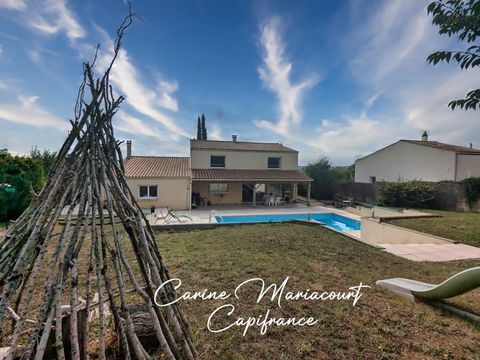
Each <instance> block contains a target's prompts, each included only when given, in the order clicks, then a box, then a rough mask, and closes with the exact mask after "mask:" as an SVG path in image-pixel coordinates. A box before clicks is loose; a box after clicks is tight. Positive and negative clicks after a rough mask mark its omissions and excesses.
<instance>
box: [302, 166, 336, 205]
mask: <svg viewBox="0 0 480 360" xmlns="http://www.w3.org/2000/svg"><path fill="white" fill-rule="evenodd" d="M332 169H333V167H332V164H331V163H330V160H328V159H327V158H326V157H323V158H321V159H319V160H317V161H315V162H312V163H310V164H308V165H307V166H306V167H305V174H307V175H308V176H310V177H311V178H312V179H313V183H312V196H313V197H314V198H315V199H318V200H322V199H327V198H330V197H331V196H332V192H333V187H334V183H335V181H334V174H333V171H332Z"/></svg>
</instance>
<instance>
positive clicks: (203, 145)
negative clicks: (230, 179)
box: [190, 139, 298, 152]
mask: <svg viewBox="0 0 480 360" xmlns="http://www.w3.org/2000/svg"><path fill="white" fill-rule="evenodd" d="M190 149H194V150H230V151H232V150H233V151H235V150H237V151H269V152H298V151H297V150H294V149H291V148H289V147H286V146H283V145H282V144H280V143H264V142H249V141H220V140H196V139H192V140H190Z"/></svg>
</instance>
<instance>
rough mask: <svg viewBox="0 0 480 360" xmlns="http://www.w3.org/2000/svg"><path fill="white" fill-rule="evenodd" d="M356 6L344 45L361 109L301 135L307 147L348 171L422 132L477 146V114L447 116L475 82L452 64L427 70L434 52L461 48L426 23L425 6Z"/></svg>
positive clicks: (394, 0)
mask: <svg viewBox="0 0 480 360" xmlns="http://www.w3.org/2000/svg"><path fill="white" fill-rule="evenodd" d="M360 2H361V1H360ZM361 4H363V5H364V6H358V7H357V9H360V11H363V12H362V13H361V16H357V17H356V18H355V22H354V23H352V24H350V26H349V28H350V30H349V31H348V32H346V33H345V34H344V39H343V41H341V43H342V44H343V48H344V56H345V57H346V59H347V61H348V65H349V70H350V72H351V74H352V75H353V77H352V79H353V81H354V82H357V84H359V85H361V86H362V87H363V93H364V95H363V96H361V97H363V98H365V99H366V100H365V105H364V108H363V110H361V111H359V112H358V115H357V116H355V115H353V116H352V115H345V114H339V115H338V116H336V117H334V118H330V119H329V121H328V122H327V123H324V124H323V126H321V127H320V128H319V133H318V136H316V137H315V138H311V137H310V136H309V134H306V136H305V139H307V140H306V141H305V142H306V143H307V144H308V145H309V146H311V148H314V149H317V150H319V151H321V152H322V154H325V155H327V156H329V157H330V158H332V159H333V160H334V161H335V162H340V163H345V164H347V163H351V162H353V160H354V159H355V158H356V157H358V156H359V155H366V154H368V153H369V152H371V151H374V150H376V149H379V148H381V147H383V146H385V145H388V144H390V143H393V142H395V141H396V140H398V139H400V138H411V139H420V136H421V133H422V131H423V130H427V131H429V133H430V138H431V139H432V140H438V141H444V142H450V143H454V144H460V145H466V144H468V143H469V142H471V141H472V140H473V139H478V138H479V137H480V125H479V124H480V123H479V121H478V114H476V113H475V112H472V111H469V112H465V111H451V110H450V109H449V108H448V106H447V104H448V102H449V101H451V100H453V99H456V98H461V97H463V96H465V94H466V92H467V91H468V90H469V89H474V88H477V87H478V76H475V75H476V74H475V73H472V72H468V71H463V72H462V71H460V69H459V68H457V67H456V66H454V65H442V66H436V67H433V66H430V65H428V64H427V63H426V58H427V56H428V54H430V53H431V52H433V51H435V50H441V49H447V48H457V47H458V44H457V43H452V40H451V39H448V38H446V37H442V36H440V35H438V33H437V31H438V29H437V28H435V27H434V26H433V25H432V24H431V18H429V17H428V16H427V13H426V5H427V2H423V1H403V0H391V1H387V2H381V3H375V4H372V2H370V1H363V2H361ZM365 9H368V12H366V10H365ZM372 94H373V95H372ZM365 95H366V96H365ZM374 103H375V104H376V103H381V104H380V108H381V110H377V111H375V112H373V111H371V108H372V106H373V104H374ZM382 105H383V107H382ZM371 113H373V114H371ZM297 143H298V144H299V148H301V149H303V148H305V146H304V145H302V143H301V142H297ZM305 149H307V150H308V148H305ZM301 155H303V154H302V152H301ZM303 156H305V155H303Z"/></svg>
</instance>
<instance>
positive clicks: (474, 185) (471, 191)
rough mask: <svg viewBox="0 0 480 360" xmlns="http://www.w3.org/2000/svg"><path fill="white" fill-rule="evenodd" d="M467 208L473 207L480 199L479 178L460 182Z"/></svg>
mask: <svg viewBox="0 0 480 360" xmlns="http://www.w3.org/2000/svg"><path fill="white" fill-rule="evenodd" d="M462 183H463V187H464V189H465V196H466V198H467V202H468V206H470V208H471V207H473V205H474V204H475V202H477V201H478V200H479V199H480V177H471V178H468V179H464V180H463V181H462Z"/></svg>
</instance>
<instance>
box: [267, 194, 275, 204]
mask: <svg viewBox="0 0 480 360" xmlns="http://www.w3.org/2000/svg"><path fill="white" fill-rule="evenodd" d="M274 205H275V197H274V196H269V197H268V206H274Z"/></svg>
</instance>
